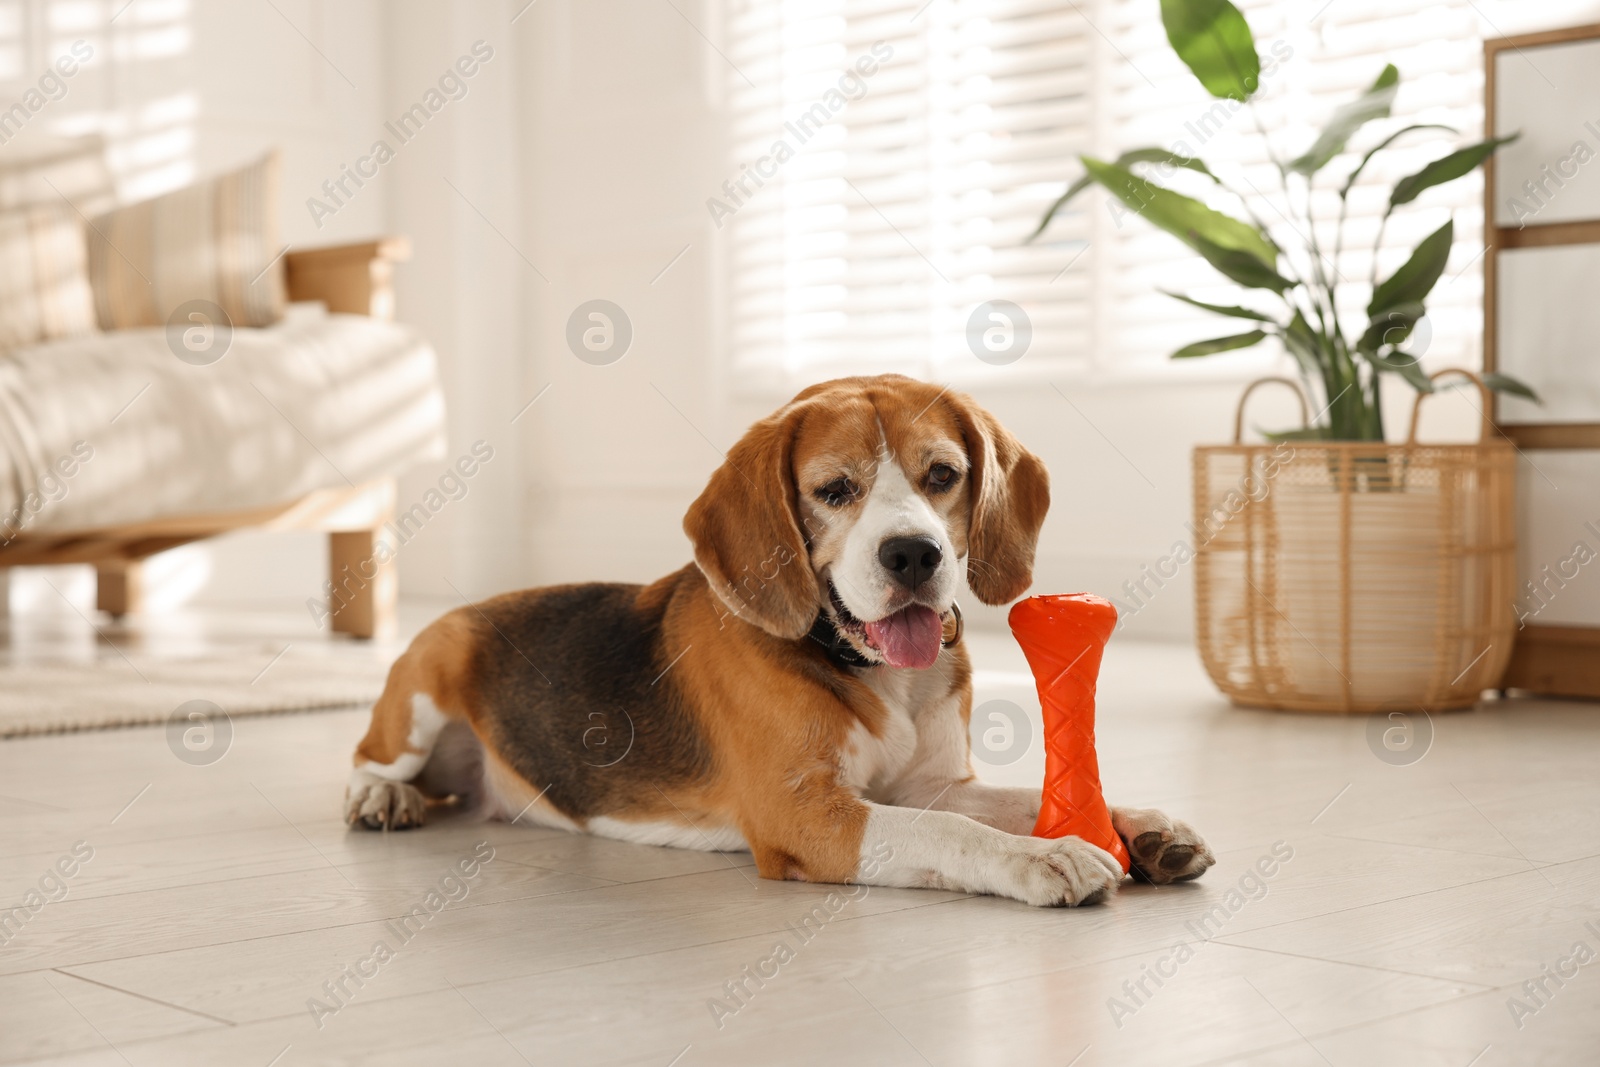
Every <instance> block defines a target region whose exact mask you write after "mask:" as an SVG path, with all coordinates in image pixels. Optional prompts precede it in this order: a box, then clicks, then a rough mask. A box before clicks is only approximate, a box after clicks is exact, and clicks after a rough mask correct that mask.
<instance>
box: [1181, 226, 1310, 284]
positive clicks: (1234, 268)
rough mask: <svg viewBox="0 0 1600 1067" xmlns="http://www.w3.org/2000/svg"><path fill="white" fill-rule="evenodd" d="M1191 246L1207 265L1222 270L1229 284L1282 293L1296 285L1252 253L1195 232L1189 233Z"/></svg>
mask: <svg viewBox="0 0 1600 1067" xmlns="http://www.w3.org/2000/svg"><path fill="white" fill-rule="evenodd" d="M1189 246H1190V247H1191V248H1193V249H1194V250H1195V251H1196V252H1199V253H1200V254H1201V255H1202V256H1204V257H1205V259H1206V262H1207V263H1209V264H1211V265H1212V266H1213V267H1215V268H1217V270H1219V271H1221V272H1222V273H1223V275H1224V276H1225V277H1227V279H1228V280H1229V281H1233V282H1237V283H1239V284H1240V285H1242V286H1244V287H1245V288H1246V289H1270V290H1271V291H1272V292H1274V293H1279V294H1282V293H1283V292H1284V291H1285V290H1288V289H1293V288H1294V285H1295V283H1294V282H1291V281H1290V280H1289V279H1288V278H1285V277H1284V276H1283V275H1281V274H1279V273H1278V272H1277V271H1276V270H1274V269H1273V268H1272V267H1271V266H1269V265H1267V264H1266V263H1263V262H1262V261H1261V260H1260V259H1258V258H1256V256H1255V255H1254V254H1252V253H1250V252H1244V251H1241V250H1239V249H1237V248H1224V247H1223V246H1221V245H1219V244H1216V243H1215V242H1213V241H1208V240H1206V239H1205V238H1204V237H1201V236H1200V235H1199V234H1198V233H1194V232H1193V231H1191V232H1190V234H1189Z"/></svg>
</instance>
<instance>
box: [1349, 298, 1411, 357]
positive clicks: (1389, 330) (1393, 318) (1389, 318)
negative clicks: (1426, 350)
mask: <svg viewBox="0 0 1600 1067" xmlns="http://www.w3.org/2000/svg"><path fill="white" fill-rule="evenodd" d="M1427 313H1428V311H1427V308H1425V307H1424V306H1423V305H1422V304H1421V303H1420V302H1417V301H1413V302H1411V303H1405V304H1398V305H1396V306H1395V307H1392V308H1388V309H1386V310H1384V311H1382V312H1380V313H1379V314H1378V315H1376V316H1374V317H1373V319H1372V321H1371V322H1370V323H1368V324H1367V331H1366V332H1365V333H1364V334H1362V335H1361V339H1360V340H1359V341H1357V342H1356V350H1357V351H1358V352H1364V353H1369V354H1370V353H1375V352H1377V351H1378V350H1379V349H1381V348H1383V347H1384V346H1385V345H1396V346H1398V345H1402V344H1404V343H1405V341H1406V339H1407V338H1408V337H1410V336H1411V331H1412V330H1414V329H1416V326H1417V323H1418V322H1419V321H1421V319H1422V316H1424V315H1426V314H1427Z"/></svg>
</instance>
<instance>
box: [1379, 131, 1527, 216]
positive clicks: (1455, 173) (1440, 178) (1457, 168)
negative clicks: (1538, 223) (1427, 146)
mask: <svg viewBox="0 0 1600 1067" xmlns="http://www.w3.org/2000/svg"><path fill="white" fill-rule="evenodd" d="M1520 136H1522V135H1521V134H1520V133H1513V134H1511V135H1510V136H1507V137H1494V138H1491V139H1490V140H1487V141H1479V142H1478V143H1477V144H1474V145H1468V146H1467V147H1466V148H1458V149H1456V150H1455V151H1454V152H1451V153H1450V154H1449V155H1448V156H1445V157H1444V158H1443V159H1436V160H1434V161H1433V162H1432V163H1429V164H1428V165H1427V166H1426V167H1423V168H1422V169H1421V170H1419V171H1417V172H1416V173H1415V174H1413V175H1411V176H1410V177H1409V178H1401V179H1400V180H1399V181H1398V182H1396V183H1395V187H1394V192H1393V193H1391V194H1390V195H1389V210H1390V211H1393V210H1394V209H1395V208H1397V207H1399V206H1400V205H1401V204H1409V203H1411V201H1413V200H1415V199H1416V198H1417V197H1419V196H1421V195H1422V194H1423V193H1425V192H1426V191H1428V190H1429V189H1432V188H1433V187H1434V186H1435V185H1443V184H1444V183H1445V182H1453V181H1455V180H1456V179H1457V178H1460V177H1462V176H1464V175H1467V174H1470V173H1472V171H1473V169H1474V168H1476V167H1477V166H1478V164H1480V163H1482V162H1483V161H1484V160H1486V159H1488V158H1489V157H1490V156H1492V155H1494V153H1495V150H1496V149H1497V148H1499V147H1500V146H1501V145H1503V144H1510V143H1511V142H1512V141H1515V140H1516V139H1517V138H1518V137H1520Z"/></svg>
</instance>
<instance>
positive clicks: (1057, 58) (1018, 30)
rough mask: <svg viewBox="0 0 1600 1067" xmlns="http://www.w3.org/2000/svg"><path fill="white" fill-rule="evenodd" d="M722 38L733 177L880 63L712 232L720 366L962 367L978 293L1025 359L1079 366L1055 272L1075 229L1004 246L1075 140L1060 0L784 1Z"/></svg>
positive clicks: (1080, 316)
mask: <svg viewBox="0 0 1600 1067" xmlns="http://www.w3.org/2000/svg"><path fill="white" fill-rule="evenodd" d="M919 9H921V10H920V14H919ZM729 31H730V52H729V58H730V60H731V61H732V63H733V64H734V65H736V66H737V67H738V68H739V70H740V71H742V72H743V75H740V74H734V75H733V81H732V86H733V88H732V101H733V106H734V113H735V152H734V165H733V167H732V168H731V170H732V171H733V173H735V174H742V173H743V168H744V167H746V166H750V165H754V164H756V163H757V162H758V161H760V160H761V159H762V158H763V157H766V158H769V159H771V158H773V157H775V156H776V155H777V154H778V153H776V152H774V150H773V146H774V144H775V143H777V142H780V141H783V142H786V143H788V144H790V145H796V141H797V138H796V137H795V136H794V135H793V134H791V133H788V132H787V130H786V126H785V124H786V123H787V124H789V126H795V125H796V124H797V123H798V122H799V120H800V117H801V116H803V115H806V114H808V113H810V112H812V111H813V110H814V108H815V105H816V104H818V102H819V101H824V100H825V98H826V96H827V93H828V92H829V90H832V89H837V88H838V85H839V76H840V74H841V73H842V72H843V71H845V70H847V69H851V68H853V66H854V64H855V63H856V62H857V60H858V59H859V58H860V57H863V56H866V57H869V58H872V57H873V49H874V47H875V46H876V48H877V50H878V55H879V56H884V55H887V58H886V59H883V60H882V61H881V66H880V67H879V69H878V70H877V71H876V72H875V73H873V74H871V75H870V76H867V77H864V78H863V80H864V82H865V89H864V91H863V92H862V93H861V95H859V97H858V98H857V99H852V100H848V101H847V102H846V103H845V104H844V105H843V106H842V107H841V108H840V109H839V110H838V111H837V113H836V114H834V115H832V117H831V118H830V119H829V120H828V121H827V122H826V123H825V124H824V125H823V126H822V128H821V129H820V130H818V131H817V132H815V133H814V134H812V135H811V136H810V138H809V140H807V141H806V142H805V143H804V144H799V145H796V150H795V154H794V156H793V158H791V159H789V160H787V162H784V163H783V164H782V165H781V167H779V168H778V173H777V174H776V176H775V177H772V178H770V179H767V180H766V182H765V184H764V185H763V186H762V187H760V188H759V189H755V190H754V192H753V195H750V196H749V197H748V198H747V199H746V200H745V201H744V202H743V204H742V205H740V206H738V207H737V210H736V211H735V213H734V214H733V215H731V216H729V217H726V218H725V219H724V220H723V221H724V225H725V227H726V228H728V229H729V230H730V232H731V254H730V257H729V266H730V270H731V277H730V282H729V288H730V305H731V311H732V324H731V331H730V336H731V341H732V347H733V351H734V358H735V363H736V365H737V366H738V367H740V368H741V369H744V370H747V371H753V372H757V373H760V372H767V373H768V374H769V375H770V374H772V372H776V374H777V376H781V377H793V376H795V375H799V374H803V375H804V376H806V377H815V376H817V375H819V374H833V373H859V372H861V371H867V370H874V371H875V370H903V371H906V372H908V373H914V374H923V375H929V374H931V375H935V376H937V375H939V374H941V373H943V372H944V371H945V370H947V369H949V368H950V367H952V366H953V365H958V364H970V363H973V362H975V361H974V360H973V357H972V355H971V353H970V352H969V351H968V349H967V347H966V340H965V331H966V320H967V316H968V314H969V313H970V311H971V310H972V308H973V307H974V306H975V305H976V304H977V303H978V302H980V301H983V300H988V299H992V298H996V297H999V298H1004V299H1008V300H1011V301H1013V302H1015V303H1017V304H1019V305H1022V306H1024V307H1025V308H1026V309H1027V310H1028V312H1029V315H1030V318H1031V320H1032V326H1033V331H1034V333H1033V341H1032V350H1034V351H1049V352H1051V353H1053V354H1055V355H1056V356H1057V357H1060V358H1066V357H1070V358H1079V359H1081V358H1083V355H1084V354H1085V353H1086V352H1087V350H1088V341H1089V323H1088V314H1087V309H1088V306H1089V299H1088V281H1087V279H1088V278H1089V274H1088V272H1087V271H1076V272H1074V273H1069V274H1065V275H1062V274H1061V268H1062V266H1063V265H1064V264H1065V262H1066V260H1064V259H1063V257H1062V254H1061V253H1062V248H1063V247H1064V246H1065V245H1066V244H1071V243H1076V246H1077V248H1078V249H1079V250H1081V249H1083V248H1084V247H1086V241H1087V232H1086V227H1085V224H1084V220H1082V219H1071V220H1064V221H1063V224H1062V225H1061V226H1060V228H1059V229H1057V230H1055V231H1054V232H1053V234H1052V241H1053V243H1054V246H1053V247H1048V248H1047V247H1043V246H1036V247H1024V246H1023V243H1022V242H1023V239H1024V238H1025V237H1026V236H1027V235H1028V233H1029V232H1030V231H1031V230H1032V228H1033V226H1034V224H1035V223H1037V221H1038V218H1039V215H1040V212H1041V211H1042V210H1043V209H1044V208H1045V206H1046V205H1048V204H1049V202H1050V200H1051V198H1053V197H1054V196H1055V195H1058V194H1059V192H1060V178H1061V176H1062V174H1063V161H1064V160H1067V159H1070V158H1073V156H1074V155H1075V154H1076V153H1078V152H1081V151H1085V150H1087V149H1088V147H1089V144H1090V142H1091V135H1092V127H1091V123H1092V120H1093V105H1092V92H1091V90H1092V78H1091V74H1090V68H1091V58H1090V57H1091V53H1092V50H1093V49H1092V45H1091V43H1090V38H1091V37H1092V36H1093V35H1094V30H1093V29H1092V28H1091V27H1090V26H1089V25H1088V24H1087V23H1086V22H1085V20H1084V19H1083V18H1082V17H1081V16H1079V15H1078V14H1077V13H1076V12H1074V11H1073V10H1072V8H1071V7H1070V6H1064V5H1062V4H1061V3H1060V0H985V2H982V3H952V2H949V0H935V2H933V3H932V4H928V5H927V6H926V7H924V0H904V2H894V0H878V2H876V3H861V2H854V0H831V2H829V0H822V2H818V0H805V2H804V3H801V2H798V0H791V2H788V3H781V4H769V3H759V2H758V3H751V4H748V5H745V4H740V5H738V6H737V7H736V9H735V10H734V11H733V13H732V16H731V19H730V23H729ZM880 42H881V43H880ZM745 76H748V78H749V83H747V82H746V81H745V80H744V77H745ZM767 169H768V170H771V169H773V168H772V164H771V163H768V164H767ZM753 186H754V182H753V180H751V181H750V182H748V183H747V184H746V188H753ZM728 202H729V203H730V205H731V204H732V201H731V199H730V200H729V201H728ZM1069 258H1070V256H1069ZM1086 258H1087V257H1086ZM1079 266H1082V264H1080V265H1079ZM1058 275H1060V276H1059V277H1058Z"/></svg>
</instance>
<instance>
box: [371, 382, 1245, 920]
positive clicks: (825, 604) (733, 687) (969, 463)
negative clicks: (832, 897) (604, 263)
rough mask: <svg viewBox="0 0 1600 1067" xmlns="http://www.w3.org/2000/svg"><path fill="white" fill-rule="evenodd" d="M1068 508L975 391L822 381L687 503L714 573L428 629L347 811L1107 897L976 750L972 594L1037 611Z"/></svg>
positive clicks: (1171, 829)
mask: <svg viewBox="0 0 1600 1067" xmlns="http://www.w3.org/2000/svg"><path fill="white" fill-rule="evenodd" d="M1049 502H1050V489H1049V479H1048V476H1047V475H1046V473H1045V468H1044V464H1043V463H1042V462H1041V461H1040V460H1039V458H1038V457H1037V456H1035V455H1033V454H1032V453H1031V452H1029V451H1028V450H1027V449H1025V448H1023V447H1022V445H1021V444H1019V443H1018V442H1017V440H1016V438H1014V437H1013V436H1012V435H1011V434H1010V433H1008V432H1007V431H1006V430H1005V429H1004V428H1002V427H1001V426H1000V425H999V423H998V422H996V421H995V419H994V417H993V416H991V415H990V414H989V413H988V412H986V411H984V410H983V409H981V408H979V407H978V406H977V405H976V404H975V403H974V402H973V401H972V400H971V399H970V398H968V397H965V396H962V395H961V394H958V393H955V392H951V391H949V390H948V389H944V388H939V387H936V386H932V385H928V384H926V383H923V382H918V381H914V380H912V379H909V378H905V377H901V376H899V375H884V376H881V377H875V378H846V379H841V380H838V381H832V382H825V383H823V384H820V385H815V386H812V387H811V388H809V389H806V390H805V391H803V392H802V393H800V394H799V395H798V396H796V397H795V398H794V399H793V400H792V401H790V402H789V403H788V404H786V405H785V406H784V407H783V408H781V409H780V410H778V411H777V412H776V413H775V414H773V415H771V416H769V417H768V418H766V419H763V420H762V421H760V422H758V423H757V424H756V425H755V426H753V427H752V428H751V429H750V431H749V432H748V433H746V434H745V436H744V437H743V439H741V440H740V441H739V442H738V443H737V444H736V445H734V446H733V448H732V449H730V450H729V452H728V454H727V459H726V462H725V463H723V465H722V466H721V467H720V468H718V469H717V470H716V472H715V473H713V474H712V476H711V480H710V483H709V484H708V485H707V486H706V488H705V491H704V492H703V493H701V494H700V497H699V499H697V500H696V501H695V502H694V503H693V505H691V506H690V508H689V512H688V515H687V516H686V517H685V519H684V523H683V525H684V530H685V531H686V532H687V534H688V536H689V540H690V542H691V543H692V544H693V546H694V562H693V563H692V564H690V565H688V566H686V567H684V568H683V569H682V570H680V571H678V572H676V573H675V574H670V575H668V576H667V577H665V578H662V579H661V580H660V581H657V582H655V583H653V584H651V585H646V586H638V585H618V584H598V583H595V584H583V585H562V586H552V587H549V588H543V589H534V590H529V591H526V592H519V593H508V594H505V595H503V596H498V597H495V598H493V599H491V600H487V601H484V602H483V603H480V604H473V605H470V606H468V607H464V608H460V609H458V610H455V611H452V612H450V613H449V614H447V615H445V616H444V617H443V618H441V619H439V620H438V621H436V622H434V623H433V624H432V625H431V626H429V627H428V628H427V629H426V630H424V631H423V632H422V633H421V634H419V635H418V636H417V638H416V640H414V641H413V642H412V643H411V646H410V648H409V649H407V651H406V652H405V654H404V655H402V656H401V657H400V658H399V660H397V661H396V662H395V664H394V666H393V668H392V669H391V670H390V672H389V678H388V683H387V685H386V687H385V688H384V691H383V695H382V696H381V697H380V698H379V699H378V702H377V704H376V705H375V706H374V707H373V709H372V722H371V726H370V728H369V729H368V730H367V734H366V737H365V738H363V739H362V741H361V743H360V744H359V745H358V746H357V747H356V751H355V769H354V771H353V772H352V774H351V778H350V784H349V789H348V792H347V796H346V808H345V810H346V816H347V819H348V821H349V822H350V823H351V824H352V825H360V826H365V827H368V828H372V829H379V828H382V829H404V828H408V827H413V826H419V825H421V823H422V822H423V819H424V816H425V814H426V812H427V809H428V806H429V804H430V802H432V803H439V802H444V801H446V800H447V799H448V798H452V797H453V798H456V799H457V801H458V802H461V803H463V804H469V805H471V806H473V807H474V808H476V810H478V811H479V812H480V813H481V814H483V815H486V816H488V817H491V818H500V819H506V820H511V821H517V820H519V819H526V820H528V821H530V822H533V823H537V824H540V825H544V826H552V827H560V828H562V829H566V830H575V831H585V832H588V833H591V834H598V835H601V836H604V837H611V838H618V839H621V840H624V841H634V842H641V843H646V844H653V845H674V846H678V847H681V848H696V849H713V850H716V849H720V850H748V851H749V852H750V853H751V854H752V855H753V856H754V857H755V863H756V868H757V870H758V871H759V872H760V873H761V876H762V877H764V878H779V879H783V878H789V879H801V880H806V881H813V882H838V883H850V882H854V883H865V884H869V885H883V886H905V887H933V888H939V889H947V890H955V891H958V892H965V893H988V894H996V895H999V896H1005V897H1012V898H1014V899H1016V900H1021V901H1025V902H1027V903H1029V904H1034V905H1076V904H1087V903H1093V902H1096V901H1100V900H1104V899H1105V898H1106V897H1107V896H1108V895H1109V894H1110V893H1111V892H1113V891H1114V889H1115V888H1116V886H1117V885H1118V883H1119V882H1120V881H1121V879H1122V869H1121V867H1120V866H1119V865H1118V863H1117V862H1116V860H1114V859H1113V858H1112V857H1111V856H1110V854H1108V853H1106V852H1104V851H1103V850H1101V849H1099V848H1096V847H1095V846H1093V845H1090V844H1088V843H1087V842H1085V841H1082V840H1080V839H1078V838H1076V837H1066V838H1061V839H1059V840H1050V839H1043V838H1036V837H1033V836H1031V831H1032V829H1033V825H1034V820H1035V819H1036V817H1037V815H1038V812H1039V802H1040V791H1039V790H1038V789H1016V788H998V787H994V786H988V785H984V784H983V783H981V782H979V781H977V780H976V777H975V776H974V774H973V771H972V762H971V759H970V751H969V740H968V717H969V715H970V713H971V708H972V668H971V664H970V662H969V660H968V658H967V651H966V648H965V646H964V645H963V644H962V641H961V625H960V612H959V609H958V608H957V606H956V593H957V588H958V586H959V585H960V583H961V579H962V576H963V573H964V574H965V578H966V582H967V585H968V587H969V588H970V590H971V592H972V594H973V595H974V596H976V597H977V598H978V599H979V600H980V601H982V602H983V603H985V604H1004V603H1006V602H1008V601H1011V600H1014V599H1016V598H1017V597H1019V596H1021V595H1022V593H1023V592H1024V591H1025V590H1026V589H1027V588H1028V586H1029V583H1030V582H1031V581H1032V568H1033V558H1034V547H1035V543H1036V541H1037V539H1038V536H1039V528H1040V526H1041V524H1042V523H1043V522H1044V516H1045V511H1046V510H1047V508H1048V507H1049ZM1112 821H1113V824H1114V825H1115V827H1116V829H1117V832H1118V833H1119V834H1120V835H1121V836H1122V837H1123V839H1124V840H1125V841H1126V842H1127V845H1128V849H1129V853H1130V855H1131V856H1132V857H1133V862H1134V864H1135V867H1136V870H1137V871H1138V872H1139V873H1141V874H1142V875H1143V876H1144V877H1145V878H1148V879H1149V880H1150V881H1152V882H1158V883H1164V882H1173V881H1179V880H1183V879H1189V878H1194V877H1197V876H1199V875H1200V874H1201V873H1202V872H1203V871H1205V869H1206V868H1207V867H1210V866H1211V864H1212V863H1213V857H1212V854H1211V851H1210V850H1209V849H1208V848H1207V847H1206V845H1205V843H1204V842H1203V841H1201V839H1200V838H1199V837H1198V836H1197V835H1196V834H1195V832H1194V831H1193V830H1192V829H1190V828H1189V827H1188V826H1187V825H1186V824H1184V823H1182V822H1180V821H1177V820H1175V819H1169V818H1167V817H1166V816H1165V815H1162V814H1161V813H1160V812H1158V811H1152V810H1147V809H1129V808H1113V809H1112Z"/></svg>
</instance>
